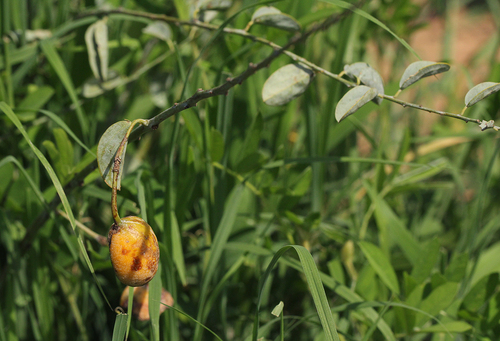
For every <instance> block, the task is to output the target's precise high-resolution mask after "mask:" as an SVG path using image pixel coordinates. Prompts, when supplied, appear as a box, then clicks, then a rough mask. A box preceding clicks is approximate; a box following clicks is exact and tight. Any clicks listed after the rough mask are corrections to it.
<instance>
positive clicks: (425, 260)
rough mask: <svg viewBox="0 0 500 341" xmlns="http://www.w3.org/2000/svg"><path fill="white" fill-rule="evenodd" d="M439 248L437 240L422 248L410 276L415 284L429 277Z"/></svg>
mask: <svg viewBox="0 0 500 341" xmlns="http://www.w3.org/2000/svg"><path fill="white" fill-rule="evenodd" d="M440 246H441V245H440V243H439V240H438V239H437V238H434V239H432V240H431V241H430V242H428V243H427V245H426V246H425V247H423V248H422V249H423V252H422V256H421V257H420V258H418V259H417V262H416V263H415V264H414V266H413V270H412V272H411V276H412V278H414V279H415V281H416V282H417V284H420V283H422V282H423V281H424V280H425V279H426V278H427V277H428V276H429V275H430V273H431V271H432V269H433V268H434V265H436V262H437V260H438V258H439V248H440Z"/></svg>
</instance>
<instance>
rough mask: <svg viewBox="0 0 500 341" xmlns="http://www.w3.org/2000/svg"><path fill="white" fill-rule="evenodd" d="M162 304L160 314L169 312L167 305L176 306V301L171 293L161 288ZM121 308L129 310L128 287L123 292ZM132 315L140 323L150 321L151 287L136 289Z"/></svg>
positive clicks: (145, 286)
mask: <svg viewBox="0 0 500 341" xmlns="http://www.w3.org/2000/svg"><path fill="white" fill-rule="evenodd" d="M161 303H163V304H160V314H162V313H163V312H164V311H165V310H167V306H166V305H169V306H172V305H174V299H173V297H172V295H170V293H169V292H168V291H167V290H165V289H163V288H161ZM165 304H166V305H165ZM120 306H121V307H123V309H125V310H127V308H128V287H126V288H125V290H123V293H122V296H121V298H120ZM132 314H133V315H134V316H135V317H136V318H137V319H138V320H139V321H147V320H149V285H144V286H142V287H138V288H134V303H133V305H132Z"/></svg>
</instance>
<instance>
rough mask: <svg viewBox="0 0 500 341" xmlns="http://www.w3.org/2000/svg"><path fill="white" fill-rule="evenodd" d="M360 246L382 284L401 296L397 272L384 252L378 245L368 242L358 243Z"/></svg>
mask: <svg viewBox="0 0 500 341" xmlns="http://www.w3.org/2000/svg"><path fill="white" fill-rule="evenodd" d="M358 245H359V247H360V248H361V251H363V254H364V255H365V257H366V259H368V262H370V265H371V266H372V267H373V269H374V270H375V272H376V273H377V275H378V276H379V277H380V279H381V280H382V282H384V283H385V285H387V287H388V288H389V289H391V290H392V292H394V293H396V294H399V284H398V278H397V277H396V272H394V268H393V267H392V265H391V262H390V261H389V259H388V258H387V256H386V255H385V254H384V253H383V252H382V250H381V249H380V248H378V247H377V246H376V245H373V244H371V243H368V242H358Z"/></svg>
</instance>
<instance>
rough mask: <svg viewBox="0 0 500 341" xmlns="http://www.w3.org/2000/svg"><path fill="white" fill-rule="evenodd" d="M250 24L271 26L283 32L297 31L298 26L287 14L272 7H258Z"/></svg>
mask: <svg viewBox="0 0 500 341" xmlns="http://www.w3.org/2000/svg"><path fill="white" fill-rule="evenodd" d="M252 22H254V23H255V24H260V25H265V26H271V27H275V28H279V29H281V30H285V31H292V32H293V31H298V30H300V24H299V23H298V22H297V20H295V19H294V18H293V17H291V16H289V15H288V14H284V13H281V11H280V10H279V9H277V8H275V7H272V6H264V7H260V8H259V9H257V10H256V11H255V13H254V14H253V16H252Z"/></svg>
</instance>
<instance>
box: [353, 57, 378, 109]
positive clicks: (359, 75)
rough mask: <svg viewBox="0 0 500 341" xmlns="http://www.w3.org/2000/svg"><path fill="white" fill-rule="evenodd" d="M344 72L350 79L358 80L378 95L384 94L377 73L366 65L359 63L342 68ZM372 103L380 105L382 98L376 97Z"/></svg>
mask: <svg viewBox="0 0 500 341" xmlns="http://www.w3.org/2000/svg"><path fill="white" fill-rule="evenodd" d="M344 72H345V73H346V74H347V75H348V76H349V77H351V78H354V79H359V81H360V82H361V83H363V84H365V85H366V86H369V87H371V88H375V89H377V92H378V94H381V95H383V94H384V82H383V80H382V77H380V75H379V73H378V72H377V71H376V70H375V69H374V68H372V67H371V66H370V65H368V64H367V63H363V62H359V63H354V64H350V65H346V66H344ZM373 100H374V102H375V103H377V104H380V103H382V100H383V99H382V98H381V97H378V96H376V97H375V98H374V99H373Z"/></svg>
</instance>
